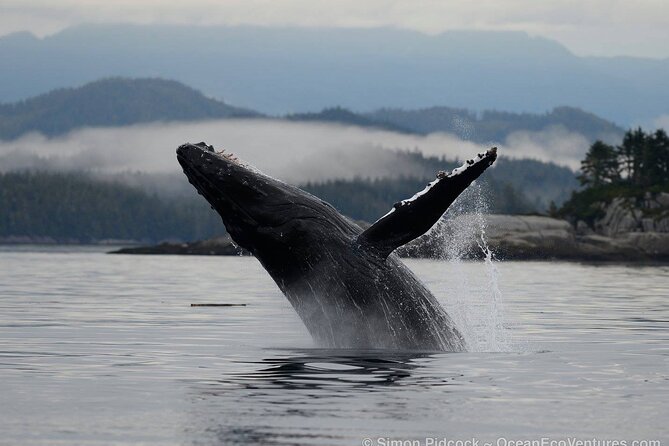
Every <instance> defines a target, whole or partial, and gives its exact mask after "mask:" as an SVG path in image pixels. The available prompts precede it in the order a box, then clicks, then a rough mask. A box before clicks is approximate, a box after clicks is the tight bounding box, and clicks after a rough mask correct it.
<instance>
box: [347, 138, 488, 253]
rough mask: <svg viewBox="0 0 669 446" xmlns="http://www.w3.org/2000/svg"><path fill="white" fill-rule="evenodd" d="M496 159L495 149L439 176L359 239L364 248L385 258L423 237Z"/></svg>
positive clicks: (395, 207) (397, 206)
mask: <svg viewBox="0 0 669 446" xmlns="http://www.w3.org/2000/svg"><path fill="white" fill-rule="evenodd" d="M496 159H497V147H493V148H491V149H490V150H488V151H487V152H486V153H484V154H479V155H478V156H477V157H476V158H474V159H473V160H469V161H467V162H466V163H465V164H463V165H462V166H461V167H458V168H457V169H454V170H453V171H452V172H451V173H445V172H439V174H438V175H437V179H436V180H434V181H432V182H431V183H430V184H428V185H427V187H426V188H425V189H424V190H422V191H421V192H418V193H417V194H416V195H414V196H413V197H412V198H409V199H408V200H402V201H400V202H398V203H395V205H394V206H393V209H391V210H390V212H388V213H387V214H386V215H384V216H383V217H381V218H380V219H379V220H377V221H376V223H374V224H373V225H372V226H370V227H369V228H367V230H366V231H364V232H363V233H362V234H360V236H359V237H358V242H359V243H360V244H361V245H363V246H364V247H366V248H368V249H371V250H373V251H375V252H376V253H378V254H379V255H380V256H381V257H383V258H386V257H388V255H390V253H391V252H393V250H395V249H396V248H398V247H400V246H402V245H404V244H406V243H408V242H410V241H411V240H413V239H415V238H417V237H420V236H421V235H423V234H425V233H426V232H427V231H429V230H430V228H431V227H432V226H433V225H434V224H435V223H436V222H437V221H438V220H439V219H440V218H441V216H442V215H443V214H444V212H446V209H448V207H449V206H450V205H451V203H453V202H454V201H455V199H456V198H458V196H459V195H460V194H461V193H462V191H464V190H465V189H466V188H467V186H469V185H470V184H471V183H472V181H474V180H475V179H476V178H478V177H479V176H480V175H481V174H482V173H483V172H484V171H485V170H486V169H487V168H488V167H490V166H491V165H492V163H493V162H494V161H495V160H496Z"/></svg>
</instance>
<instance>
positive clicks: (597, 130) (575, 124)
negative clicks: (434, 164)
mask: <svg viewBox="0 0 669 446" xmlns="http://www.w3.org/2000/svg"><path fill="white" fill-rule="evenodd" d="M364 116H365V117H366V118H368V119H369V120H371V121H373V122H375V123H377V125H381V124H386V125H396V126H398V127H402V128H404V129H407V130H409V131H413V132H416V133H420V134H428V133H433V132H446V133H452V134H454V135H458V136H460V137H461V138H463V139H469V140H472V141H477V142H481V143H487V142H490V141H504V140H505V139H506V137H507V136H508V135H509V134H510V133H513V132H516V131H540V130H544V129H547V128H550V127H554V126H561V127H563V128H565V129H566V130H568V131H571V132H576V133H580V134H582V135H583V136H585V137H586V138H588V139H589V140H590V141H595V140H597V139H603V140H606V141H609V140H611V139H615V138H618V137H621V136H622V134H623V129H622V128H621V127H618V126H617V125H615V124H613V123H612V122H610V121H607V120H605V119H602V118H600V117H598V116H596V115H594V114H592V113H588V112H585V111H583V110H581V109H578V108H574V107H556V108H554V109H553V110H551V111H550V112H547V113H544V114H535V113H510V112H503V111H496V110H485V111H483V112H482V113H480V114H477V113H476V112H474V111H472V110H468V109H464V108H451V107H430V108H424V109H420V110H404V109H398V108H382V109H380V110H377V111H374V112H371V113H366V114H364Z"/></svg>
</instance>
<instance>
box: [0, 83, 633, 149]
mask: <svg viewBox="0 0 669 446" xmlns="http://www.w3.org/2000/svg"><path fill="white" fill-rule="evenodd" d="M255 116H260V114H259V113H257V112H255V111H253V110H248V109H242V108H238V107H232V106H230V105H228V104H226V103H224V102H220V101H217V100H214V99H210V98H207V97H205V96H204V95H203V94H202V93H200V92H199V91H196V90H194V89H192V88H190V87H187V86H186V85H184V84H181V83H179V82H175V81H168V80H163V79H125V78H112V79H103V80H100V81H96V82H92V83H90V84H86V85H84V86H82V87H79V88H64V89H58V90H54V91H52V92H50V93H47V94H44V95H40V96H36V97H34V98H31V99H27V100H25V101H20V102H16V103H12V104H0V139H14V138H17V137H19V136H21V135H23V134H25V133H28V132H33V131H38V132H41V133H43V134H45V135H47V136H54V135H60V134H63V133H66V132H68V131H70V130H73V129H76V128H80V127H87V126H103V127H117V126H124V125H132V124H139V123H147V122H156V121H195V120H202V119H215V118H231V117H255ZM283 119H287V120H290V121H303V122H304V121H308V122H312V121H318V122H334V123H339V124H346V125H355V126H360V127H371V128H379V129H384V130H390V131H395V132H400V133H414V134H429V133H433V132H447V133H452V134H455V135H457V136H459V137H461V138H463V139H467V140H472V141H476V142H481V143H484V144H488V143H490V142H491V141H493V142H504V141H505V139H506V137H507V136H508V135H510V134H511V133H513V132H516V131H541V130H546V129H550V128H552V127H556V126H559V127H561V128H564V129H566V130H568V131H570V132H575V133H579V134H582V135H583V136H585V137H586V138H587V139H589V140H590V141H593V142H594V141H595V140H597V139H601V140H604V141H610V142H613V140H616V138H617V139H620V138H621V137H622V134H623V129H621V128H620V127H618V126H616V125H615V124H613V123H611V122H609V121H606V120H604V119H602V118H600V117H598V116H596V115H594V114H592V113H588V112H585V111H583V110H580V109H577V108H571V107H558V108H555V109H553V110H552V111H550V112H548V113H544V114H531V113H508V112H500V111H491V110H487V111H482V112H481V113H477V112H475V111H472V110H468V109H463V108H451V107H430V108H425V109H420V110H408V109H393V108H384V109H380V110H376V111H372V112H369V113H361V112H353V111H351V110H348V109H346V108H342V107H329V108H325V109H323V110H322V111H320V112H309V113H294V114H289V115H286V116H284V117H283Z"/></svg>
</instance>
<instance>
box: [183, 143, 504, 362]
mask: <svg viewBox="0 0 669 446" xmlns="http://www.w3.org/2000/svg"><path fill="white" fill-rule="evenodd" d="M496 157H497V154H496V149H495V148H493V149H491V150H489V151H488V152H486V153H485V154H480V155H478V157H477V158H475V159H474V160H472V161H468V162H467V163H466V164H465V165H464V166H463V167H461V168H459V169H456V170H454V171H453V172H452V173H450V174H445V173H443V172H440V174H439V175H438V177H437V179H436V180H435V181H433V182H432V183H430V185H428V187H427V188H426V189H425V190H424V191H423V192H421V193H419V194H417V195H416V196H414V198H412V199H409V200H404V201H402V202H399V203H396V204H395V206H394V208H393V209H392V210H391V211H390V212H389V213H388V214H386V215H385V216H383V217H382V218H381V219H379V220H378V221H377V222H376V223H375V224H374V225H372V226H371V227H370V228H368V229H367V230H366V231H362V230H361V228H360V227H359V226H358V225H356V224H355V223H353V222H352V221H351V220H349V219H348V218H346V217H344V216H343V215H341V214H340V213H339V212H337V210H336V209H335V208H334V207H332V206H331V205H330V204H328V203H326V202H325V201H323V200H320V199H319V198H317V197H314V196H313V195H310V194H308V193H307V192H305V191H303V190H301V189H299V188H297V187H295V186H291V185H289V184H286V183H283V182H281V181H279V180H276V179H274V178H271V177H269V176H266V175H264V174H262V173H260V172H258V171H256V170H255V169H253V168H251V167H249V166H246V165H244V164H242V163H240V162H239V161H237V160H236V159H235V158H234V157H233V156H232V155H229V154H223V152H221V153H216V152H215V151H214V149H213V147H212V146H208V145H206V144H205V143H198V144H184V145H182V146H180V147H179V148H178V149H177V159H178V161H179V163H180V164H181V166H182V167H183V170H184V173H185V174H186V176H187V177H188V180H189V181H190V182H191V184H193V186H195V188H196V189H197V190H198V193H200V194H201V195H203V196H204V198H206V199H207V201H208V202H209V203H210V204H211V206H212V208H213V209H215V210H216V211H217V212H218V213H219V214H220V216H221V218H222V219H223V223H224V224H225V227H226V229H227V231H228V233H229V234H230V236H231V237H232V239H233V240H234V241H235V242H236V243H237V244H239V245H240V246H241V247H243V248H245V249H247V250H248V251H250V252H251V253H253V255H254V256H255V257H256V258H257V259H258V260H259V261H260V263H261V264H262V266H263V267H264V268H265V269H266V270H267V272H268V273H269V274H270V276H271V277H272V279H274V281H275V282H276V284H277V285H278V286H279V288H280V289H281V291H282V292H283V293H284V294H285V296H286V297H287V298H288V300H289V301H290V303H291V304H292V306H293V307H294V308H295V310H296V311H297V313H298V315H299V316H300V318H301V319H302V321H303V322H304V324H305V325H306V327H307V329H308V330H309V332H310V333H311V335H312V337H313V338H314V339H315V341H316V342H317V343H318V344H319V345H321V346H324V347H333V348H360V349H393V350H421V351H462V350H465V349H466V343H465V340H464V339H463V337H462V335H461V334H460V332H459V331H458V330H457V328H456V327H455V325H454V323H453V321H452V320H451V318H450V317H449V316H448V314H447V313H446V311H445V310H444V309H443V308H442V306H441V305H440V304H439V302H438V301H437V300H436V298H435V297H434V296H433V295H432V293H430V291H429V290H428V289H427V288H426V287H425V286H424V285H423V284H422V283H421V282H420V281H419V280H418V279H417V278H416V276H415V275H414V274H413V273H412V272H411V271H409V269H408V268H407V267H406V266H404V264H403V263H402V262H401V261H400V260H399V259H398V258H397V256H395V255H394V254H392V251H393V250H394V249H395V248H397V247H398V246H401V245H403V244H405V243H407V242H409V241H411V240H413V239H414V238H416V237H418V236H420V235H422V234H424V233H425V232H426V231H428V230H429V229H430V228H431V227H432V225H433V224H434V223H436V221H437V220H438V219H439V218H440V217H441V216H442V214H443V213H444V212H445V211H446V209H447V208H448V206H449V205H450V204H451V203H452V202H453V201H454V200H455V199H456V198H457V197H458V195H460V193H461V192H462V191H463V190H464V189H465V188H466V187H467V186H468V185H469V184H470V183H471V182H472V181H474V180H475V179H476V178H477V177H478V176H479V175H481V173H483V171H484V170H485V169H486V168H487V167H489V166H490V165H491V164H492V163H493V162H494V161H495V159H496Z"/></svg>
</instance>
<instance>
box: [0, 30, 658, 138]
mask: <svg viewBox="0 0 669 446" xmlns="http://www.w3.org/2000/svg"><path fill="white" fill-rule="evenodd" d="M0 59H1V60H3V68H2V70H0V101H2V102H9V101H16V100H19V99H23V98H26V97H30V96H33V95H36V94H40V93H44V92H46V91H49V90H51V89H54V88H58V87H62V86H70V87H71V86H76V85H81V84H84V83H86V82H90V81H93V80H96V79H99V78H103V77H109V76H126V77H165V78H170V79H175V80H178V81H180V82H184V83H186V84H187V85H192V86H193V87H195V88H197V89H199V90H201V91H203V92H204V93H205V94H206V95H208V96H212V97H218V98H220V97H223V98H225V99H226V102H229V103H233V104H242V105H244V106H247V107H252V108H254V109H256V110H261V111H263V112H266V113H272V114H284V113H295V112H298V111H304V110H320V109H322V108H324V107H328V106H331V105H335V104H338V105H341V106H342V107H345V108H348V109H352V110H374V109H377V108H381V107H399V108H405V109H420V108H425V107H430V106H433V105H435V104H448V105H450V106H452V107H459V108H469V109H473V110H494V109H496V110H508V111H511V112H514V113H523V112H527V113H545V112H546V110H551V109H553V108H555V107H559V106H563V105H569V106H571V107H578V108H580V109H583V110H589V111H591V112H593V113H596V114H597V115H599V116H601V117H603V118H605V119H607V120H611V121H613V122H616V123H618V124H620V125H623V126H630V125H633V124H638V123H644V122H650V120H652V119H654V118H656V117H657V116H659V115H663V114H667V113H669V105H667V104H669V88H667V82H666V79H668V78H669V59H663V60H654V59H642V58H627V57H625V58H593V57H578V56H575V55H574V54H572V53H570V52H569V51H568V50H567V49H565V48H564V47H562V46H561V45H559V44H558V43H556V42H554V41H551V40H548V39H544V38H538V37H530V36H528V35H527V34H524V33H520V32H488V31H485V32H484V31H449V32H446V33H442V34H439V35H426V34H421V33H418V32H414V31H408V30H399V29H391V28H376V29H341V28H339V29H324V28H261V27H250V26H239V27H193V26H163V25H82V26H77V27H72V28H68V29H66V30H64V31H62V32H59V33H57V34H55V35H52V36H49V37H46V38H43V39H38V38H36V37H34V36H32V35H31V34H28V33H19V34H12V35H9V36H5V37H3V38H0Z"/></svg>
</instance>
